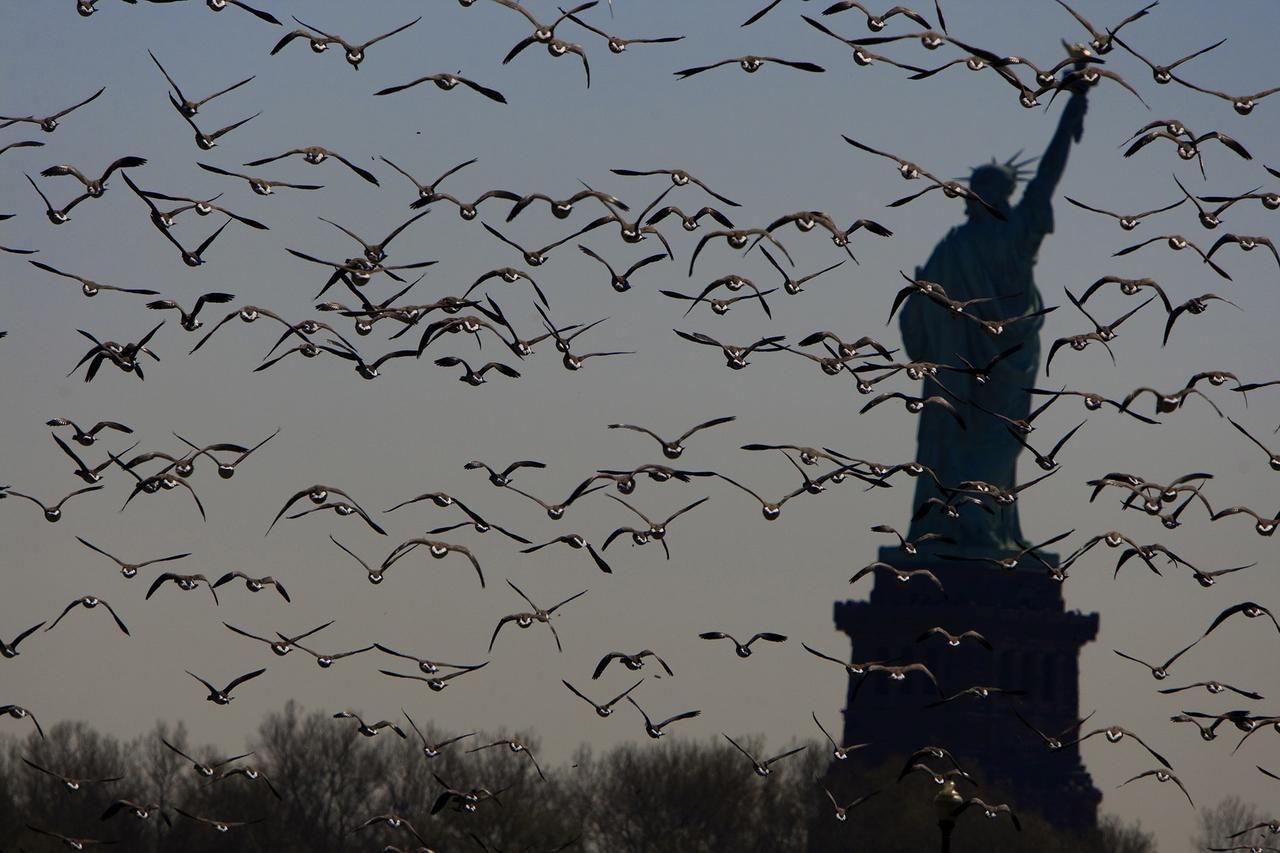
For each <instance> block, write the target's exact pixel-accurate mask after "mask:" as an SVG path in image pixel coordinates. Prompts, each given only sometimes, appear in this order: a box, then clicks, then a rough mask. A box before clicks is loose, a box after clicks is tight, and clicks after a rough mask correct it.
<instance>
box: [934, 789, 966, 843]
mask: <svg viewBox="0 0 1280 853" xmlns="http://www.w3.org/2000/svg"><path fill="white" fill-rule="evenodd" d="M933 805H934V808H936V809H937V810H938V829H939V830H941V831H942V848H941V849H942V853H950V851H951V830H953V829H955V827H956V811H957V810H958V809H959V808H960V807H961V806H962V805H964V797H962V796H960V792H959V791H957V790H956V783H955V782H954V781H952V780H951V779H948V780H947V781H945V782H943V783H942V788H941V789H940V790H939V791H938V793H937V795H936V796H935V797H934V798H933Z"/></svg>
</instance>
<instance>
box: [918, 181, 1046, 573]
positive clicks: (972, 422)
mask: <svg viewBox="0 0 1280 853" xmlns="http://www.w3.org/2000/svg"><path fill="white" fill-rule="evenodd" d="M1053 177H1056V176H1053ZM1054 183H1056V180H1053V178H1051V177H1049V176H1037V178H1036V179H1034V180H1032V181H1031V182H1030V183H1029V184H1028V185H1027V188H1026V191H1025V192H1024V193H1023V196H1022V199H1021V201H1020V202H1019V203H1018V205H1017V206H1016V207H1014V208H1012V210H1009V211H1008V220H1007V221H1004V222H1002V221H1000V220H999V219H997V218H995V217H994V216H984V215H981V214H979V215H977V216H975V217H972V218H970V219H969V220H968V221H966V222H965V223H964V224H962V225H958V226H956V227H955V228H952V229H951V231H950V232H948V233H947V235H946V236H945V237H944V238H943V239H942V241H941V242H940V243H938V245H937V247H935V248H934V250H933V253H932V254H931V255H930V256H929V260H928V262H927V263H926V264H925V265H924V266H923V267H920V268H917V269H916V273H915V277H916V278H917V279H924V280H927V281H933V282H937V283H938V284H941V285H942V286H943V287H944V288H946V291H947V295H948V296H949V297H950V298H952V299H957V300H964V299H977V298H980V297H1001V298H1000V299H998V300H996V301H993V302H988V303H984V304H981V305H975V306H972V307H969V308H966V309H965V311H966V313H970V314H973V315H975V316H978V317H982V318H984V319H1003V318H1011V317H1016V316H1019V315H1022V314H1027V313H1030V312H1033V311H1038V310H1040V308H1041V307H1042V304H1043V303H1042V302H1041V299H1040V293H1039V291H1038V290H1037V289H1036V284H1035V280H1034V278H1033V276H1032V270H1033V268H1034V267H1035V263H1036V256H1037V254H1038V252H1039V249H1040V243H1041V241H1042V240H1043V239H1044V237H1045V235H1046V234H1049V233H1051V232H1052V231H1053V209H1052V207H1051V206H1050V199H1051V196H1052V193H1053V185H1054ZM900 322H901V327H902V339H903V343H904V345H905V347H906V350H907V354H908V355H909V356H910V358H911V359H912V360H913V361H932V362H937V363H940V364H953V365H962V364H963V363H962V362H961V361H960V359H959V357H958V356H964V357H965V358H967V359H968V360H969V361H970V362H971V363H972V364H974V365H975V366H978V367H982V366H984V365H985V364H987V363H988V362H989V361H990V360H991V359H992V358H994V357H995V356H996V355H997V354H999V353H1000V352H1003V351H1004V350H1006V349H1008V348H1010V347H1012V346H1015V345H1016V344H1019V343H1020V344H1022V349H1021V350H1019V351H1018V352H1017V353H1015V354H1014V355H1012V356H1010V357H1009V358H1007V359H1006V360H1004V361H1003V362H1001V363H1000V364H999V365H998V366H997V367H996V368H995V370H994V371H993V373H992V378H991V381H989V382H987V383H986V384H981V383H978V382H976V381H974V379H973V378H972V377H971V376H969V375H966V374H961V373H954V372H951V371H941V372H939V375H938V379H939V381H941V382H942V384H943V385H945V386H946V388H947V390H949V391H951V392H952V394H954V395H955V397H950V396H948V395H947V394H945V393H944V392H942V391H940V390H939V389H938V387H937V386H936V385H935V384H934V383H933V382H931V381H928V380H926V381H925V383H924V394H925V395H930V394H939V395H941V396H943V397H945V398H947V399H948V400H950V401H951V402H952V403H954V404H955V406H956V408H957V410H958V411H959V413H960V416H961V417H962V418H963V419H964V421H965V425H966V427H967V428H966V429H961V428H960V425H959V424H957V423H956V421H955V420H954V419H953V418H952V417H951V415H950V414H948V413H947V412H946V411H943V410H942V409H941V408H939V407H937V406H932V405H930V406H926V407H925V409H924V411H923V412H921V414H920V415H919V420H920V431H919V448H918V451H917V457H916V458H917V461H918V462H920V463H921V464H923V465H927V466H928V467H929V468H931V469H932V470H933V471H934V472H935V473H936V474H937V476H938V479H939V480H940V481H941V482H942V483H943V484H944V485H946V486H949V487H955V486H956V485H957V484H959V483H960V482H961V481H964V480H982V481H985V482H988V483H992V484H994V485H996V486H999V487H1001V488H1011V487H1012V486H1013V485H1014V482H1015V478H1014V475H1015V467H1016V463H1017V458H1018V453H1019V452H1020V451H1021V447H1020V446H1019V445H1018V443H1017V442H1016V441H1014V439H1013V438H1012V437H1011V436H1010V435H1009V432H1008V429H1007V428H1006V425H1005V423H1004V422H1003V421H1002V420H1000V419H998V418H994V417H992V416H990V415H988V414H986V413H985V412H983V411H981V410H979V409H977V408H975V407H973V406H971V405H968V403H967V402H961V401H960V400H964V401H969V400H974V401H976V402H977V403H978V404H979V405H981V406H983V407H984V408H986V409H990V410H991V411H993V412H999V413H1001V414H1003V415H1006V416H1007V417H1010V418H1025V417H1026V416H1027V415H1028V414H1029V412H1030V410H1031V398H1030V396H1029V395H1028V394H1027V393H1026V391H1025V390H1024V389H1027V388H1030V387H1032V386H1033V385H1034V384H1035V378H1036V371H1037V370H1038V368H1039V366H1040V327H1041V326H1042V325H1043V318H1042V317H1037V318H1034V319H1032V320H1024V321H1022V322H1019V323H1015V324H1013V325H1012V326H1009V327H1008V328H1006V329H1005V330H1004V332H1003V333H1002V334H1000V335H992V334H990V333H989V332H987V331H986V330H985V329H983V328H982V327H981V326H980V325H979V324H977V323H975V322H973V321H971V320H969V319H966V318H964V317H958V316H955V315H954V314H952V313H951V312H950V311H949V310H948V309H946V308H944V307H942V306H941V305H938V304H937V303H936V302H933V301H932V300H930V299H929V298H927V297H926V296H923V295H913V296H912V297H911V298H910V299H908V300H907V302H906V304H905V305H904V306H903V308H902V312H901V320H900ZM955 398H960V399H959V400H957V399H955ZM929 497H944V495H942V494H941V493H940V492H939V491H938V490H937V489H936V488H935V487H934V484H933V481H932V480H931V479H930V478H929V477H928V476H927V475H924V476H921V477H919V478H918V479H917V482H916V495H915V503H914V504H913V506H915V507H919V506H920V505H921V504H922V503H923V502H924V500H925V499H926V498H929ZM984 502H985V503H986V504H987V506H988V507H989V508H991V509H992V510H994V512H995V515H994V516H992V515H988V514H987V513H985V512H983V511H982V510H981V509H979V508H978V507H976V506H965V507H963V508H961V510H960V518H959V519H954V520H953V519H947V518H945V517H943V516H942V515H941V514H939V513H938V512H937V510H936V509H933V510H931V511H930V513H929V514H928V515H927V516H924V517H923V518H921V519H919V520H917V521H915V522H913V523H912V525H911V534H910V535H911V536H912V537H915V536H918V535H920V534H922V533H926V532H930V531H936V532H938V533H944V534H946V535H949V536H951V537H953V538H955V539H956V540H958V542H959V543H960V545H961V546H962V547H964V548H973V549H981V550H983V551H991V550H1008V549H1017V548H1021V547H1023V546H1024V545H1025V544H1027V543H1026V541H1025V540H1024V539H1023V537H1022V530H1021V527H1020V525H1019V522H1018V507H1017V504H1016V503H1014V504H1013V505H1010V506H998V505H996V504H994V502H992V501H991V500H989V499H984Z"/></svg>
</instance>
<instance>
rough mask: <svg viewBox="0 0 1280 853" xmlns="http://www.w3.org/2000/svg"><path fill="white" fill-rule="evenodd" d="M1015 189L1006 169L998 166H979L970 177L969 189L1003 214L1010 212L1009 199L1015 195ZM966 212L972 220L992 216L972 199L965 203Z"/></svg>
mask: <svg viewBox="0 0 1280 853" xmlns="http://www.w3.org/2000/svg"><path fill="white" fill-rule="evenodd" d="M1013 187H1014V182H1013V179H1012V178H1011V177H1010V176H1009V174H1008V173H1007V172H1006V171H1005V170H1004V169H1002V168H1000V167H997V166H979V167H978V168H976V169H974V170H973V174H972V175H970V177H969V189H971V190H973V191H974V192H975V193H977V194H978V195H980V196H982V198H983V200H984V201H986V202H987V203H988V204H990V205H991V206H992V207H995V208H998V209H999V210H1001V211H1002V212H1004V211H1008V210H1009V197H1010V196H1012V195H1013ZM965 212H966V213H967V214H969V216H970V217H971V218H972V217H988V216H990V215H991V214H989V213H988V212H987V210H986V209H985V208H984V207H983V206H982V205H980V204H978V203H977V202H975V201H973V200H972V199H968V200H966V201H965Z"/></svg>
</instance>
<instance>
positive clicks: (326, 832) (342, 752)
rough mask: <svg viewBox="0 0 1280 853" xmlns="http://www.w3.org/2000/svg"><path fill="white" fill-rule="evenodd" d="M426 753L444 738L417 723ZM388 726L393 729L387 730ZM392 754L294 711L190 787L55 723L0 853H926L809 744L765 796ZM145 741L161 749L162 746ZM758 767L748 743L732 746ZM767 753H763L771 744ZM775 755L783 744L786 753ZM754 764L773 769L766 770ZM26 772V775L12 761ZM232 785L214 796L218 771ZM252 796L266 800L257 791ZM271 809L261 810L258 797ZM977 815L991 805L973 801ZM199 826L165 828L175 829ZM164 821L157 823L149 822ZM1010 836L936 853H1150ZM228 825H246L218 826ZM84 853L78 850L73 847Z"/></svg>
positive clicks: (17, 754)
mask: <svg viewBox="0 0 1280 853" xmlns="http://www.w3.org/2000/svg"><path fill="white" fill-rule="evenodd" d="M417 722H418V724H419V726H420V727H421V728H422V732H423V734H424V735H425V736H426V737H427V738H428V739H429V740H430V741H431V742H432V743H436V742H438V741H439V740H443V739H446V738H448V737H450V736H452V735H453V734H461V732H457V733H446V732H441V731H439V730H437V729H435V728H434V727H432V726H430V725H429V724H427V723H425V722H424V721H422V720H418V721H417ZM399 723H400V725H402V726H405V725H406V723H405V721H404V720H401V721H399ZM405 732H406V734H407V735H408V739H405V740H401V739H400V738H399V737H397V736H396V735H395V733H394V732H392V731H389V730H383V731H382V732H381V733H380V734H379V735H378V736H377V737H374V738H365V737H362V736H360V735H359V734H358V733H357V732H356V731H355V725H354V721H352V720H335V719H333V718H332V717H330V716H329V715H328V714H326V713H322V712H311V713H305V714H304V713H303V712H302V710H301V709H300V708H299V707H298V706H297V705H296V704H294V703H292V702H291V703H289V704H288V705H286V706H285V707H284V709H283V710H282V711H279V712H273V713H271V714H269V715H268V716H267V718H266V719H265V720H264V721H263V723H262V724H261V726H260V727H259V728H258V731H257V733H256V734H255V735H254V737H253V738H252V739H251V741H250V742H249V743H248V744H247V746H246V748H245V750H244V751H248V750H252V752H253V754H252V755H251V756H248V757H246V758H243V759H240V760H238V761H234V762H231V763H229V764H226V765H223V766H222V767H220V768H218V771H217V774H216V775H215V777H214V778H210V777H206V776H202V775H199V774H198V773H197V772H196V771H195V770H194V769H193V768H192V764H191V762H189V761H186V760H184V759H183V758H182V757H180V756H179V755H177V754H176V753H175V752H173V751H171V750H170V749H169V748H168V747H166V746H165V744H164V742H163V741H168V742H169V743H170V744H172V745H174V746H175V747H177V748H178V749H180V750H182V751H183V752H184V753H186V754H187V755H189V756H191V757H192V758H194V759H196V760H197V761H200V762H202V763H206V764H211V763H213V762H216V761H220V760H222V759H224V758H226V757H228V756H227V755H225V754H219V751H218V750H216V749H213V748H211V747H208V746H202V745H195V744H192V743H191V742H190V739H189V737H188V734H187V732H186V731H185V729H184V727H183V726H182V725H181V724H179V725H178V726H176V727H171V726H168V725H166V724H164V723H159V724H157V725H156V727H155V729H154V730H153V731H151V732H149V733H148V734H146V735H143V736H141V737H139V738H136V739H134V740H131V741H122V740H120V739H118V738H115V737H112V736H110V735H104V734H101V733H99V732H96V731H95V730H94V729H92V728H91V727H89V726H88V725H87V724H85V723H59V724H57V725H55V726H53V727H51V728H49V729H48V730H47V731H46V733H45V734H46V737H45V738H43V739H42V738H40V737H39V736H38V735H37V734H36V733H35V732H34V731H32V733H31V734H30V735H28V736H26V737H24V738H19V737H17V736H13V735H8V736H6V738H5V740H4V741H3V742H2V743H0V850H7V851H13V850H17V849H19V848H21V849H23V850H26V851H28V853H38V851H46V850H48V851H52V850H63V849H66V846H65V845H64V844H63V842H61V841H59V840H58V839H56V838H52V837H47V836H42V835H40V834H38V833H37V832H35V831H33V830H31V829H28V828H27V827H28V826H32V827H37V828H38V829H41V830H47V831H50V832H55V833H59V834H61V835H63V836H67V837H70V838H79V839H97V840H105V841H115V842H118V845H117V846H116V847H115V848H114V849H117V850H129V851H133V850H137V851H182V853H204V852H205V851H227V850H236V851H245V853H254V851H263V852H264V853H265V851H271V853H292V851H299V853H301V851H307V853H328V851H334V853H337V851H361V850H369V851H380V850H384V849H385V848H387V847H388V846H389V845H390V846H394V847H396V848H400V849H402V850H406V851H411V850H415V849H419V848H420V847H421V846H422V845H423V844H425V845H428V846H429V847H430V848H431V849H433V850H435V851H439V853H452V852H453V851H483V850H485V849H488V850H491V851H494V853H498V851H503V853H514V852H515V851H523V853H550V851H554V850H559V849H565V850H569V851H575V850H581V851H597V853H729V851H732V852H733V853H812V851H851V850H875V851H879V853H899V852H901V853H908V851H909V853H920V851H932V850H937V849H938V844H939V832H938V829H937V815H936V813H935V810H934V806H933V796H934V794H935V792H936V791H937V790H938V789H937V787H936V786H935V785H934V783H933V780H932V779H931V778H928V777H927V776H923V775H922V774H913V775H912V776H910V777H908V778H907V779H905V780H903V781H902V782H897V781H896V780H897V776H898V772H899V770H900V769H901V763H900V762H899V763H897V765H896V766H894V762H886V763H885V764H884V765H883V766H880V767H865V766H859V765H857V764H856V761H857V757H856V753H854V754H853V755H852V756H851V757H850V758H849V759H848V760H847V761H846V762H845V763H847V764H850V765H852V766H851V767H850V768H848V769H847V770H845V769H844V768H843V766H842V769H841V772H840V773H839V774H838V775H832V776H829V777H828V776H827V772H828V769H829V765H830V764H831V756H830V753H829V752H828V751H827V750H826V749H824V748H822V747H820V746H819V745H818V744H817V743H814V744H811V745H810V747H809V749H807V750H805V751H804V752H802V753H800V754H798V755H796V756H793V757H791V758H788V759H786V760H784V761H780V762H778V763H777V764H775V765H773V767H772V768H771V769H772V772H771V773H770V775H769V776H768V777H766V778H761V777H759V776H757V775H756V774H755V773H754V772H753V771H752V768H751V764H750V762H749V761H748V760H747V759H746V758H745V757H744V756H743V755H742V754H741V753H740V752H738V751H736V750H735V749H734V748H733V747H732V746H730V745H729V744H728V743H727V742H725V741H723V740H721V741H720V742H714V741H713V742H705V741H697V742H695V741H689V740H684V739H680V738H667V739H664V740H663V741H660V742H657V743H651V742H644V743H639V744H628V745H623V746H619V747H616V748H614V749H610V750H608V751H606V752H602V753H599V754H596V753H593V752H592V751H591V750H590V749H588V748H586V747H583V748H582V749H580V750H579V752H578V754H577V755H576V756H575V758H574V760H573V761H572V762H570V763H569V764H568V765H560V766H548V765H546V764H541V757H540V756H538V741H537V739H536V738H535V737H533V736H532V735H531V734H529V733H524V732H521V733H519V739H520V740H521V741H522V742H523V743H527V744H528V745H529V747H530V750H531V751H532V752H533V755H534V757H535V758H537V759H538V760H539V762H540V764H541V769H542V771H543V772H544V773H545V774H546V781H543V780H542V779H541V778H540V776H539V773H538V770H537V769H535V767H534V764H533V762H532V761H531V760H530V758H529V756H528V755H526V754H524V753H520V752H513V751H512V750H511V749H509V748H508V747H507V746H505V745H504V746H497V747H494V748H492V749H485V750H481V751H479V752H475V753H470V754H469V753H467V751H466V750H468V749H472V748H474V747H477V746H483V745H485V744H488V743H492V742H494V741H496V740H499V739H501V738H504V737H506V736H507V733H505V732H498V733H481V734H477V735H476V736H474V737H469V738H466V739H464V740H462V741H460V742H458V743H455V744H453V745H451V746H448V747H446V748H445V749H444V750H443V751H442V753H441V754H440V755H439V756H438V757H436V758H430V759H429V758H427V757H426V756H425V755H424V754H423V750H422V742H421V740H420V739H419V738H418V736H417V735H416V734H415V733H414V731H413V730H412V728H408V727H406V728H405ZM162 739H163V740H162ZM739 742H740V743H742V744H743V746H744V747H746V748H747V749H749V750H752V751H757V750H760V751H763V749H764V746H765V745H764V744H763V743H762V742H760V741H759V740H751V739H748V740H747V741H741V740H740V741H739ZM770 746H771V747H776V749H775V750H774V751H781V749H782V746H781V745H777V744H774V745H770ZM793 746H794V745H793ZM770 754H772V753H770ZM24 759H25V761H24ZM28 761H29V762H31V763H33V764H36V765H38V766H39V767H42V768H45V769H47V770H50V771H53V772H54V773H56V774H59V775H61V776H65V777H76V778H79V779H86V780H94V779H106V778H112V777H121V778H120V779H119V780H118V781H114V782H88V783H84V784H81V785H80V787H79V789H78V790H73V789H71V788H70V787H68V786H67V784H65V782H63V781H61V780H59V779H57V778H53V777H52V776H50V775H47V774H46V773H44V772H41V771H40V770H37V769H35V768H33V767H31V766H29V765H28V764H27V763H26V762H28ZM237 767H239V768H251V769H252V770H254V771H256V772H257V773H258V778H257V779H254V778H252V777H251V776H250V775H249V774H246V773H236V774H233V775H228V776H226V777H225V778H218V777H219V776H221V774H222V772H224V771H227V770H231V769H234V768H237ZM436 777H438V778H439V779H440V780H443V781H444V782H445V783H447V784H448V785H450V786H452V787H453V788H456V789H459V790H463V791H469V790H472V789H488V790H489V791H492V792H494V793H495V794H496V797H494V798H490V799H481V800H480V801H479V802H478V803H476V804H475V811H474V812H466V811H460V810H457V809H456V808H455V807H454V805H453V804H451V805H450V806H448V807H446V808H444V809H443V810H442V811H440V812H439V813H438V814H436V815H434V816H433V815H431V813H430V812H431V809H432V806H433V804H434V803H435V802H436V800H437V798H438V797H439V795H440V794H441V792H442V791H443V790H444V789H443V787H442V785H441V784H440V782H439V781H437V778H436ZM268 783H269V784H268ZM824 785H825V786H827V787H829V788H830V790H831V792H832V794H833V795H834V797H835V799H836V800H837V801H839V803H840V804H841V805H845V804H846V803H848V802H850V801H852V800H854V799H856V798H857V797H861V796H864V795H867V794H870V793H872V792H873V791H878V792H879V793H878V794H876V795H875V796H873V797H872V798H871V799H870V800H869V801H867V802H866V803H865V804H863V805H861V806H859V807H858V808H856V809H853V810H852V811H850V813H849V815H848V819H847V820H846V821H843V822H842V821H839V820H837V819H836V817H835V808H834V807H833V806H832V804H831V801H830V799H829V798H828V796H827V794H826V793H825V792H824V790H823V787H824ZM272 788H274V790H275V791H276V792H278V794H279V797H278V798H277V796H276V795H275V793H273V790H272ZM979 791H980V794H979V795H980V796H982V797H983V798H984V799H986V800H987V801H989V802H1005V801H1008V802H1010V803H1011V804H1012V805H1013V806H1014V808H1015V809H1016V808H1017V800H1016V796H1015V795H1009V796H1010V798H1009V799H1008V800H1005V799H1004V797H1005V796H1006V795H1005V794H1003V793H1002V792H1000V791H998V790H991V789H988V788H987V787H985V786H984V787H983V788H981V789H979ZM121 799H123V800H130V801H133V802H135V803H138V804H140V805H144V806H152V805H154V806H155V807H156V808H153V809H152V813H151V814H150V816H149V817H148V818H147V819H145V820H141V819H138V818H137V817H135V816H134V815H133V814H132V812H131V810H130V809H129V808H122V809H121V810H120V811H119V812H118V813H117V814H116V815H115V816H114V817H112V818H110V819H108V820H102V819H101V816H102V815H103V813H104V812H105V811H106V810H107V809H108V807H109V806H110V805H111V804H112V803H113V802H114V801H116V800H121ZM179 809H181V810H182V811H183V812H186V813H188V814H189V815H195V816H197V817H200V818H206V819H208V820H210V821H215V822H219V821H220V822H225V823H226V824H227V825H228V827H227V828H226V829H225V831H220V829H219V828H218V827H216V826H215V825H214V824H213V823H206V822H201V821H199V820H196V819H193V818H191V817H186V816H183V815H181V814H179V812H178V810H179ZM382 814H395V815H399V816H401V817H403V818H406V819H407V820H408V821H409V822H410V823H411V824H412V826H413V827H414V829H416V831H417V832H418V833H419V834H420V835H421V837H422V839H423V840H422V841H419V840H418V839H417V838H415V837H414V834H413V832H411V831H410V830H409V829H408V828H406V827H404V826H400V827H393V826H390V825H388V824H386V823H378V824H375V825H373V826H369V827H366V828H362V824H364V823H365V822H366V821H368V820H369V819H370V818H373V817H375V816H377V815H382ZM164 818H167V819H168V821H167V822H166V820H165V819H164ZM1019 818H1020V820H1021V823H1022V831H1021V832H1018V831H1016V830H1015V829H1014V827H1013V825H1012V823H1011V822H1010V821H1009V820H1008V819H1007V818H1001V819H996V820H986V819H984V818H983V816H982V813H981V811H980V810H970V811H968V812H966V813H965V814H964V815H963V816H962V817H961V819H960V821H959V823H958V825H957V827H956V830H955V834H954V837H953V843H952V850H953V851H955V853H962V851H991V850H997V849H999V850H1001V851H1002V853H1024V851H1025V853H1151V851H1153V850H1154V844H1153V842H1152V841H1151V838H1150V836H1148V835H1146V834H1145V833H1143V832H1141V831H1140V830H1138V829H1137V828H1134V827H1127V826H1122V825H1120V824H1119V823H1117V822H1116V821H1114V820H1107V821H1104V823H1103V826H1102V827H1101V828H1100V829H1099V830H1098V831H1096V832H1093V833H1090V834H1089V835H1088V836H1086V837H1077V836H1073V835H1067V834H1064V833H1062V832H1060V831H1058V830H1055V829H1053V828H1051V827H1049V826H1048V825H1047V824H1045V823H1044V822H1043V821H1041V820H1040V819H1038V818H1037V817H1036V816H1035V815H1032V814H1019ZM236 823H245V824H247V825H239V826H238V825H234V824H236ZM90 849H93V848H92V847H90Z"/></svg>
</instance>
